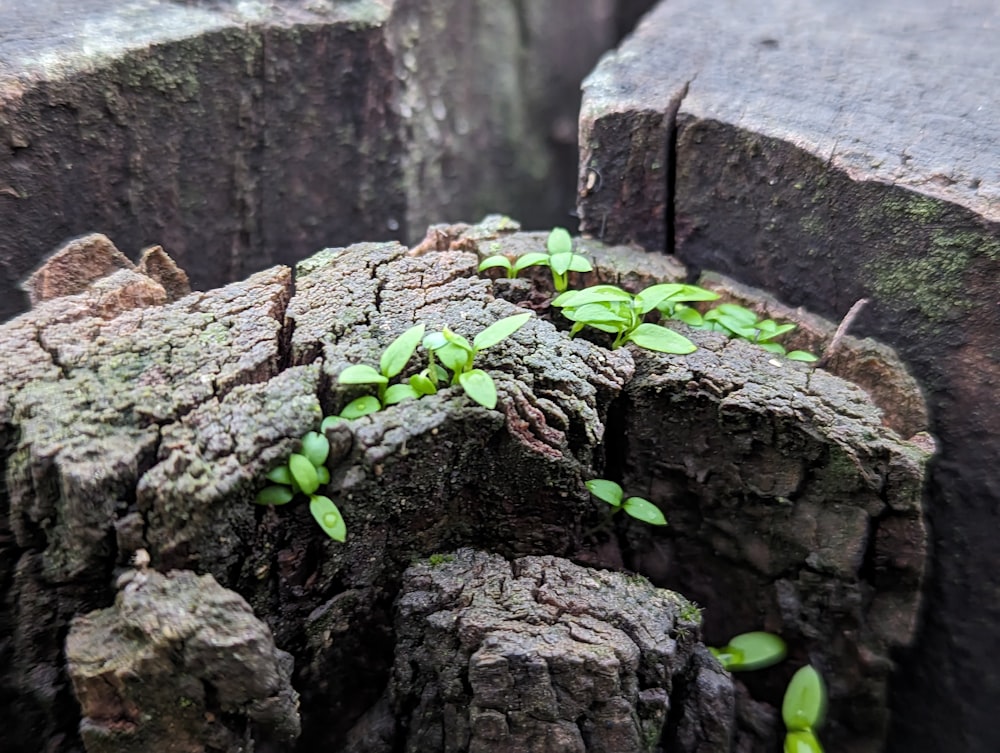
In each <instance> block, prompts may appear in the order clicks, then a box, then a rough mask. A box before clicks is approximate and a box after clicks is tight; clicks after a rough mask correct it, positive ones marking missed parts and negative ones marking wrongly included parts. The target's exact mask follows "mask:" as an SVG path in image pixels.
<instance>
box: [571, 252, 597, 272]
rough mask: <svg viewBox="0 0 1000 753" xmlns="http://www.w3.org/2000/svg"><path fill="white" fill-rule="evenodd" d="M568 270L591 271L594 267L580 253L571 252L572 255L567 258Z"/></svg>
mask: <svg viewBox="0 0 1000 753" xmlns="http://www.w3.org/2000/svg"><path fill="white" fill-rule="evenodd" d="M567 271H569V272H593V271H594V268H593V267H592V266H591V265H590V262H589V261H587V258H586V257H585V256H580V254H573V257H572V258H571V259H570V260H569V269H568V270H567Z"/></svg>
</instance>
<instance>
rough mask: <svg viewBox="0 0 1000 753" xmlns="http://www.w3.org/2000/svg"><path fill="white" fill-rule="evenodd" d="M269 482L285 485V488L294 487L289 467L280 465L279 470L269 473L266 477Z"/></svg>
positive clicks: (275, 469)
mask: <svg viewBox="0 0 1000 753" xmlns="http://www.w3.org/2000/svg"><path fill="white" fill-rule="evenodd" d="M264 478H266V479H267V480H268V481H273V482H274V483H276V484H284V485H285V486H291V485H292V472H291V471H290V470H288V466H287V465H279V466H278V467H277V468H273V469H272V470H270V471H268V472H267V475H266V476H265V477H264Z"/></svg>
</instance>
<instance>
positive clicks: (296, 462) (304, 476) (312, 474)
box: [288, 452, 319, 494]
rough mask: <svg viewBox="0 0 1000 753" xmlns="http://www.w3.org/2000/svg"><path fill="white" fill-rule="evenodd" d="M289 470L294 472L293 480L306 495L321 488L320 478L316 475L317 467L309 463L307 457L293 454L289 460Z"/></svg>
mask: <svg viewBox="0 0 1000 753" xmlns="http://www.w3.org/2000/svg"><path fill="white" fill-rule="evenodd" d="M288 469H289V470H290V471H291V472H292V478H293V479H294V480H295V483H297V484H298V485H299V488H300V489H302V491H303V492H304V493H305V494H312V493H313V492H314V491H316V488H317V487H318V486H319V477H318V476H317V475H316V466H314V465H313V464H312V463H310V462H309V458H307V457H306V456H305V455H299V454H298V453H297V452H293V453H292V454H291V455H290V456H289V458H288Z"/></svg>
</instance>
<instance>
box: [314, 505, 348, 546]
mask: <svg viewBox="0 0 1000 753" xmlns="http://www.w3.org/2000/svg"><path fill="white" fill-rule="evenodd" d="M309 512H311V513H312V516H313V518H315V519H316V522H317V523H319V527H320V528H322V529H323V530H324V531H325V532H326V535H327V536H329V537H330V538H331V539H333V540H334V541H341V542H343V541H345V540H346V539H347V525H346V524H345V523H344V516H343V515H341V514H340V510H338V509H337V506H336V505H335V504H333V500H331V499H330V498H329V497H323V496H321V495H319V494H314V495H312V496H310V497H309Z"/></svg>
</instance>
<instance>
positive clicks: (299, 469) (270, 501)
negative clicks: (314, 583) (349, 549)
mask: <svg viewBox="0 0 1000 753" xmlns="http://www.w3.org/2000/svg"><path fill="white" fill-rule="evenodd" d="M329 454H330V442H329V440H327V438H326V437H325V436H324V435H322V434H319V433H317V432H315V431H310V432H309V433H307V434H306V435H305V436H304V437H302V451H301V452H293V453H292V454H291V455H290V456H289V457H288V462H287V463H285V464H284V465H279V466H278V467H277V468H274V469H272V470H271V471H269V472H268V474H267V476H266V478H267V480H268V481H270V482H271V485H270V486H266V487H264V488H263V489H261V490H260V491H259V492H258V493H257V497H256V499H255V500H254V501H255V502H257V504H259V505H272V506H274V505H284V504H288V503H289V502H291V501H292V500H293V499H294V498H295V496H296V495H298V494H304V495H305V496H306V497H308V498H309V511H310V512H311V513H312V516H313V518H314V519H315V520H316V522H317V523H318V524H319V527H320V528H322V529H323V531H324V532H325V533H326V535H327V536H329V537H330V538H331V539H333V540H334V541H344V540H345V539H346V538H347V526H346V524H345V523H344V516H343V515H341V514H340V510H338V509H337V506H336V505H335V504H334V503H333V500H331V499H330V498H329V497H324V496H323V495H322V494H317V493H316V492H317V491H318V490H319V487H321V486H323V485H325V484H328V483H330V471H329V470H328V469H327V467H326V465H325V463H326V458H327V456H328V455H329Z"/></svg>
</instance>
